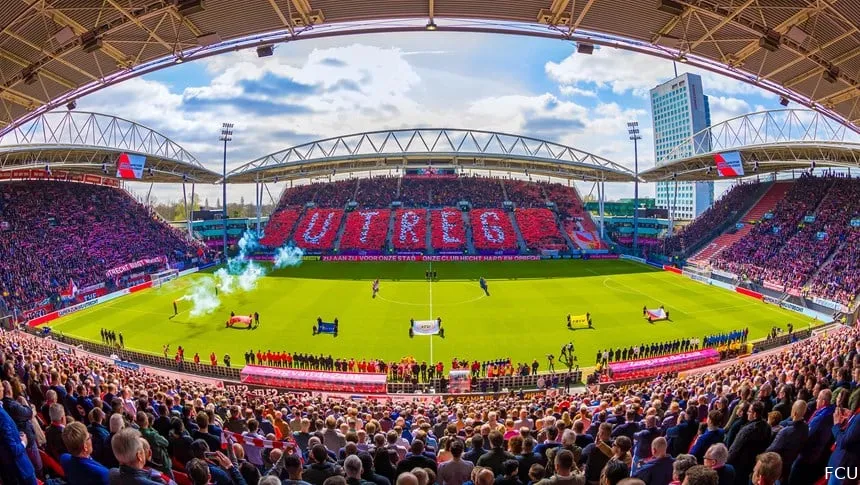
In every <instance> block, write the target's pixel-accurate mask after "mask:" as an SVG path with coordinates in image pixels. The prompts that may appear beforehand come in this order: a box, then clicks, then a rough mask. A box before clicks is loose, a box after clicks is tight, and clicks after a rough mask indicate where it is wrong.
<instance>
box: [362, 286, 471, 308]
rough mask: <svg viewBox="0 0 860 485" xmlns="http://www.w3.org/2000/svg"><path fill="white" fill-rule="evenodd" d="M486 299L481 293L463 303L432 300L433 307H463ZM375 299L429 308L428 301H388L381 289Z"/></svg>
mask: <svg viewBox="0 0 860 485" xmlns="http://www.w3.org/2000/svg"><path fill="white" fill-rule="evenodd" d="M451 283H454V282H450V281H449V282H448V283H447V284H451ZM456 283H460V284H463V285H468V286H470V287H472V286H473V283H467V282H465V281H458V282H456ZM437 284H438V282H437ZM474 284H477V283H474ZM486 297H487V295H485V294H484V293H483V292H481V294H480V295H479V296H477V297H475V298H471V299H468V300H463V301H455V302H439V301H437V300H436V298H434V299H433V306H439V307H442V306H456V305H465V304H467V303H474V302H476V301H478V300H482V299H484V298H486ZM376 299H377V300H382V301H384V302H387V303H394V304H395V305H407V306H430V302H429V301H428V302H424V303H415V302H411V301H400V300H392V299H389V298H385V297H384V296H382V289H380V291H379V294H377V295H376Z"/></svg>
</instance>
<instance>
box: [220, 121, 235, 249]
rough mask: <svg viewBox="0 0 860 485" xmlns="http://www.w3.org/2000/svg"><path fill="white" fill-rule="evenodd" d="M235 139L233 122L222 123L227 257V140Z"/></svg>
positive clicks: (222, 184)
mask: <svg viewBox="0 0 860 485" xmlns="http://www.w3.org/2000/svg"><path fill="white" fill-rule="evenodd" d="M232 139H233V123H221V137H220V138H219V140H220V141H223V142H224V173H223V174H222V177H221V197H222V198H221V219H222V220H223V223H224V240H223V242H224V258H225V259H226V258H227V142H229V141H231V140H232Z"/></svg>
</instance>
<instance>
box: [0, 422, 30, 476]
mask: <svg viewBox="0 0 860 485" xmlns="http://www.w3.org/2000/svg"><path fill="white" fill-rule="evenodd" d="M0 463H2V464H3V466H0V481H2V482H3V483H4V485H36V472H35V470H33V464H32V463H30V460H29V459H28V458H27V452H26V450H25V449H24V445H23V444H22V443H21V436H20V434H19V431H18V429H17V428H16V427H15V422H14V421H12V418H11V417H9V413H7V412H6V410H5V409H3V408H2V407H0Z"/></svg>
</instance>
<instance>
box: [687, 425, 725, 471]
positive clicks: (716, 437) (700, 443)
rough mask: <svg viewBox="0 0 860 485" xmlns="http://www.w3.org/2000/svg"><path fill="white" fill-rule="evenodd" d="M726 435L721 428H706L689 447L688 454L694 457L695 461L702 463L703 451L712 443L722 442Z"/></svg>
mask: <svg viewBox="0 0 860 485" xmlns="http://www.w3.org/2000/svg"><path fill="white" fill-rule="evenodd" d="M725 436H726V432H725V431H723V429H722V428H717V429H715V430H710V429H709V430H707V431H705V432H704V434H702V435H701V436H699V439H697V440H696V443H695V444H694V445H693V448H691V449H690V454H691V455H693V456H695V457H696V462H697V463H702V461H703V459H704V458H705V452H706V451H708V448H710V447H711V446H712V445H715V444H717V443H722V442H723V438H724V437H725Z"/></svg>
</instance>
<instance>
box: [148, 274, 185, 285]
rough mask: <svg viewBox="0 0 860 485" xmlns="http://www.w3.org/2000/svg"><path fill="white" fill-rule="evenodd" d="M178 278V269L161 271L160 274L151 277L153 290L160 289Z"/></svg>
mask: <svg viewBox="0 0 860 485" xmlns="http://www.w3.org/2000/svg"><path fill="white" fill-rule="evenodd" d="M176 278H179V270H178V269H166V270H164V271H159V272H158V273H152V274H150V275H149V279H150V280H151V281H152V287H153V288H158V287H160V286H161V285H163V284H164V283H167V282H168V281H172V280H175V279H176Z"/></svg>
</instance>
